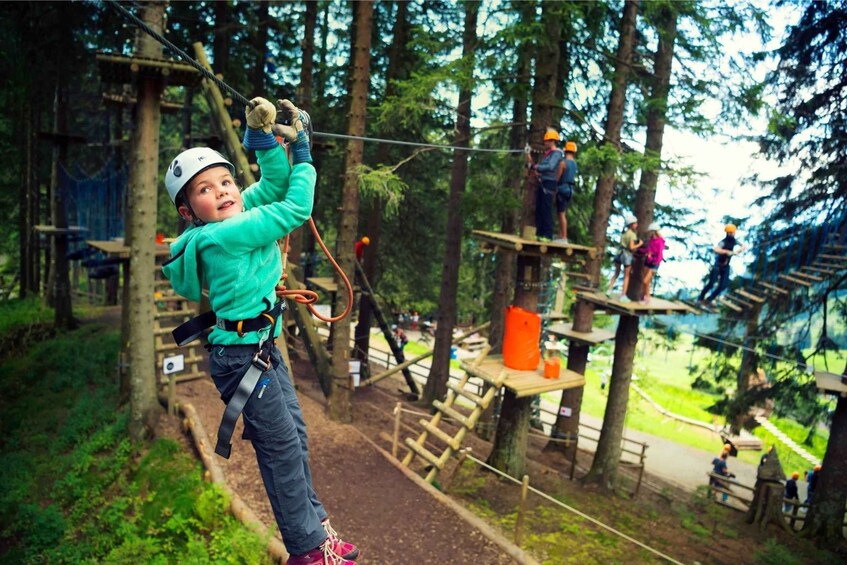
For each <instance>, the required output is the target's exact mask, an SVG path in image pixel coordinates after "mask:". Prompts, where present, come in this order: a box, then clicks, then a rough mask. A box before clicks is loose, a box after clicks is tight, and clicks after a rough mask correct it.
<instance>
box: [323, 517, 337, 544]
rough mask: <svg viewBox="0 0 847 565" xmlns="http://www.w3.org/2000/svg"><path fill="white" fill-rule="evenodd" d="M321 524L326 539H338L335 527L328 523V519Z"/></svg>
mask: <svg viewBox="0 0 847 565" xmlns="http://www.w3.org/2000/svg"><path fill="white" fill-rule="evenodd" d="M321 525H322V526H323V527H324V531H325V532H326V537H327V539H331V540H332V541H333V542H334V541H337V540H338V539H339V538H338V532H336V531H335V528H333V527H332V525H331V524H330V523H329V519H326V520H324V521H323V523H322V524H321Z"/></svg>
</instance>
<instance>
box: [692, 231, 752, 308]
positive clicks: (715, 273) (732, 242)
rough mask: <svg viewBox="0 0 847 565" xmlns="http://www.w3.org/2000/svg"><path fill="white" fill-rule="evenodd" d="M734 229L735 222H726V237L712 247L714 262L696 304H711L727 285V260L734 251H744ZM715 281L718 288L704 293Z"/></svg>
mask: <svg viewBox="0 0 847 565" xmlns="http://www.w3.org/2000/svg"><path fill="white" fill-rule="evenodd" d="M736 231H737V228H736V227H735V224H727V225H726V226H725V227H724V232H726V237H724V238H723V239H722V240H720V241H719V242H718V243H717V245H715V247H714V249H713V251H714V252H715V264H714V265H713V266H712V270H711V271H709V282H707V283H706V286H705V287H704V288H703V290H702V291H701V292H700V296H699V298H698V299H697V303H698V304H700V305H703V306H711V304H712V301H713V300H714V299H715V298H717V297H718V295H719V294H720V293H721V292H723V291H724V290H726V287H728V286H729V260H730V259H732V256H733V255H735V254H736V253H741V252H742V251H744V246H743V245H741V244H740V243H738V240H737V239H735V232H736ZM736 246H738V247H739V249H738V251H735V247H736ZM718 281H720V282H718ZM716 282H717V283H718V288H716V289H715V290H714V291H713V292H712V293H711V294H709V295H708V297H707V296H706V295H707V294H708V292H709V290H711V289H712V287H713V286H715V283H716Z"/></svg>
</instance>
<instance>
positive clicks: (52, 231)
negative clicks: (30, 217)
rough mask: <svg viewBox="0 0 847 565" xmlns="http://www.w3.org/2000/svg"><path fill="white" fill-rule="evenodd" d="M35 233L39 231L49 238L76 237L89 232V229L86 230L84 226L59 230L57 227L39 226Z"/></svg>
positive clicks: (36, 227)
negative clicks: (58, 236)
mask: <svg viewBox="0 0 847 565" xmlns="http://www.w3.org/2000/svg"><path fill="white" fill-rule="evenodd" d="M35 231H37V232H38V233H43V234H44V235H47V236H55V235H76V234H80V233H82V232H86V231H88V228H84V227H82V226H68V227H66V228H57V227H56V226H49V225H46V224H38V225H37V226H35Z"/></svg>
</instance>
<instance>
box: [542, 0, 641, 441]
mask: <svg viewBox="0 0 847 565" xmlns="http://www.w3.org/2000/svg"><path fill="white" fill-rule="evenodd" d="M637 15H638V1H637V0H627V1H626V2H625V3H624V9H623V16H622V18H621V22H620V36H619V38H618V49H617V54H616V57H615V73H614V80H613V82H612V91H611V93H610V95H609V105H608V111H607V117H606V127H605V136H604V140H603V145H605V146H610V147H611V149H612V150H613V151H614V152H615V154H616V155H617V154H619V153H620V140H621V128H622V127H623V118H624V106H625V103H626V86H627V81H628V79H629V75H630V72H631V69H630V62H631V61H632V52H633V45H634V42H635V21H636V18H637ZM616 167H617V162H616V158H611V157H610V158H609V159H608V160H607V162H606V163H605V164H604V165H603V171H602V173H601V175H600V178H599V179H598V180H597V187H596V189H595V191H594V214H592V216H591V223H590V224H589V233H590V234H591V243H592V245H593V246H594V247H596V248H597V254H596V256H595V257H594V258H593V259H588V260H587V261H586V264H585V272H586V273H587V274H588V275H590V276H591V281H592V282H593V283H595V284H596V283H597V282H598V281H599V280H600V268H601V267H602V264H603V257H604V256H605V253H606V230H607V229H608V228H609V213H610V210H611V207H612V197H613V196H614V192H615V174H616ZM593 325H594V306H593V305H592V304H589V303H588V302H585V301H579V302H577V304H576V306H575V308H574V321H573V329H574V330H575V331H578V332H590V331H591V328H592V327H593ZM616 349H617V345H616ZM587 363H588V346H587V345H582V344H579V343H576V342H575V341H571V342H570V346H569V348H568V369H569V370H571V371H575V372H579V373H580V374H584V373H585V367H586V365H587ZM583 392H584V391H583V388H582V387H580V388H576V389H569V390H566V391H564V392H563V393H562V399H561V401H560V403H559V415H557V416H556V424H555V430H556V431H555V432H554V433H553V435H554V437H555V436H557V437H564V438H570V439H575V438H576V437H577V435H578V434H579V417H580V413H581V405H582V395H583ZM610 394H611V391H610ZM562 408H568V409H569V411H570V414H571V415H570V416H569V417H565V416H562ZM566 454H567V455H568V456H569V457H574V456H576V446H571V447H569V448H566Z"/></svg>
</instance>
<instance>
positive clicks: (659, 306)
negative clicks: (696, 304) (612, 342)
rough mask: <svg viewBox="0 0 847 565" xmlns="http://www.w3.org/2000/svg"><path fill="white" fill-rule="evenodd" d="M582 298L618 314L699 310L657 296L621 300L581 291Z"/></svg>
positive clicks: (646, 314) (654, 313)
mask: <svg viewBox="0 0 847 565" xmlns="http://www.w3.org/2000/svg"><path fill="white" fill-rule="evenodd" d="M576 296H577V298H578V299H580V300H585V301H586V302H590V303H592V304H594V305H596V306H599V307H600V308H601V309H602V310H607V311H609V312H615V313H617V314H628V315H630V316H654V315H658V314H695V313H697V311H696V310H695V309H694V308H692V307H691V306H688V305H687V304H683V303H682V302H678V301H673V300H665V299H664V298H657V297H655V296H653V297H651V298H650V302H647V303H644V302H632V301H627V302H621V300H620V298H618V297H617V295H615V297H614V298H613V297H611V296H606V295H605V294H600V293H597V292H593V293H592V292H580V293H578V294H577V295H576Z"/></svg>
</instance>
